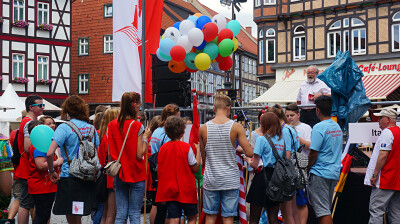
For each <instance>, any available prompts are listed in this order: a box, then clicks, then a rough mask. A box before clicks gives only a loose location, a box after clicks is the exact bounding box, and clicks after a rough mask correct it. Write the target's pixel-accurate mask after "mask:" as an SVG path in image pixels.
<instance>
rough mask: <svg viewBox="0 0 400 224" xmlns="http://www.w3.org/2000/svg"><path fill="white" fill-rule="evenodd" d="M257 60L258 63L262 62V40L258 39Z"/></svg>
mask: <svg viewBox="0 0 400 224" xmlns="http://www.w3.org/2000/svg"><path fill="white" fill-rule="evenodd" d="M258 60H259V63H260V64H262V63H264V41H262V40H260V41H258Z"/></svg>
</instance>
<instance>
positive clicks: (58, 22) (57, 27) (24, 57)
mask: <svg viewBox="0 0 400 224" xmlns="http://www.w3.org/2000/svg"><path fill="white" fill-rule="evenodd" d="M71 16H72V14H71V0H0V56H1V59H0V88H1V89H0V94H1V93H2V92H4V90H5V88H6V87H7V85H8V84H9V83H11V84H12V85H13V87H14V89H15V90H16V91H17V93H18V95H19V96H20V97H24V96H27V95H30V94H38V95H41V96H42V97H44V98H45V99H47V100H48V101H50V102H53V103H56V104H60V103H61V102H62V100H63V99H65V98H66V97H67V96H68V94H69V93H70V66H71V65H70V64H71V63H70V56H71V46H72V42H71Z"/></svg>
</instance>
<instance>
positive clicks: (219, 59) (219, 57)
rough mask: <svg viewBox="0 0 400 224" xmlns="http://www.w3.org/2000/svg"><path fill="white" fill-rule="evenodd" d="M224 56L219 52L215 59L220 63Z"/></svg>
mask: <svg viewBox="0 0 400 224" xmlns="http://www.w3.org/2000/svg"><path fill="white" fill-rule="evenodd" d="M222 58H223V57H222V56H221V55H220V54H218V56H217V57H216V58H215V60H216V61H217V62H218V63H219V62H220V61H221V60H222Z"/></svg>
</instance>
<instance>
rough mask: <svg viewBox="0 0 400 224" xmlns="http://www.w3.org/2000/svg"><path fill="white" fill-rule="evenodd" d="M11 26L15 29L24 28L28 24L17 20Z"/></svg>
mask: <svg viewBox="0 0 400 224" xmlns="http://www.w3.org/2000/svg"><path fill="white" fill-rule="evenodd" d="M12 25H13V26H16V27H21V28H25V27H28V26H29V23H28V22H27V21H23V20H17V21H14V22H13V24H12Z"/></svg>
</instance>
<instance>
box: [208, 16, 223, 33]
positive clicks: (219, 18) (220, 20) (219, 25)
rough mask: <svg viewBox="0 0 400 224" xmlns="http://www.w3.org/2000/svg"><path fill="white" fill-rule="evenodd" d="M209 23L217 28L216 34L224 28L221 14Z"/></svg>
mask: <svg viewBox="0 0 400 224" xmlns="http://www.w3.org/2000/svg"><path fill="white" fill-rule="evenodd" d="M211 21H212V22H213V23H215V24H217V26H218V32H219V31H221V30H222V29H225V28H226V18H225V16H224V15H222V14H217V15H215V16H214V17H213V18H212V19H211Z"/></svg>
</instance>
